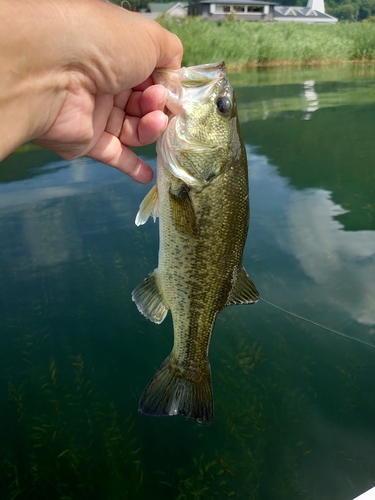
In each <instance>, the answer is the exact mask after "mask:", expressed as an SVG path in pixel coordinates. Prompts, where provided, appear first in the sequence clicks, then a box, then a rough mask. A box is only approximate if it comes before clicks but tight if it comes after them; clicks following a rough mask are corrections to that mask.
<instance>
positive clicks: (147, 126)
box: [119, 110, 168, 146]
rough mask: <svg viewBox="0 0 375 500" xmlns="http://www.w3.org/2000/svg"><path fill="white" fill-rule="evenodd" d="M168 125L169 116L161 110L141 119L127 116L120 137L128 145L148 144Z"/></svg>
mask: <svg viewBox="0 0 375 500" xmlns="http://www.w3.org/2000/svg"><path fill="white" fill-rule="evenodd" d="M167 125H168V117H167V116H166V115H165V114H164V113H163V112H162V111H160V110H156V111H152V112H151V113H148V114H147V115H145V116H143V117H142V118H141V119H139V118H136V117H133V116H126V117H125V120H124V124H123V127H122V132H121V134H120V136H119V139H120V141H121V142H122V143H123V144H126V145H127V146H146V145H148V144H152V143H153V142H155V141H156V139H157V138H158V137H159V135H160V134H161V133H162V132H163V131H164V130H165V129H166V127H167Z"/></svg>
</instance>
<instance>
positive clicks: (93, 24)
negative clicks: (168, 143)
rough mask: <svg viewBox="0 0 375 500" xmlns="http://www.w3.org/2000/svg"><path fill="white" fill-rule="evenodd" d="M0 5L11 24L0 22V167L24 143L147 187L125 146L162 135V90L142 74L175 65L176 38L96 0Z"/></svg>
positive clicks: (145, 171) (143, 167)
mask: <svg viewBox="0 0 375 500" xmlns="http://www.w3.org/2000/svg"><path fill="white" fill-rule="evenodd" d="M2 3H4V5H3V6H2V7H3V10H4V9H5V14H4V16H2V19H9V18H10V19H12V20H13V21H14V23H9V22H5V21H4V22H3V23H2V22H1V20H0V73H1V74H2V75H4V76H5V77H4V78H3V79H1V78H0V91H1V92H0V95H1V96H2V99H0V114H1V116H2V118H3V119H2V120H0V159H1V158H2V157H4V156H5V155H6V154H7V152H10V151H11V150H12V149H14V148H15V147H17V145H19V144H22V143H23V142H26V141H27V140H33V141H34V142H35V143H37V144H39V145H41V146H43V147H45V148H48V149H51V150H53V151H55V152H57V153H58V154H59V155H61V156H62V157H63V158H66V159H73V158H77V157H80V156H83V155H87V156H91V157H92V158H95V159H97V160H99V161H101V162H104V163H107V164H109V165H111V166H114V167H116V168H118V169H120V170H122V171H123V172H125V173H127V174H129V175H130V176H131V177H132V178H133V179H135V180H137V181H139V182H149V181H150V180H151V178H152V170H151V168H150V167H149V166H148V165H147V164H146V163H145V162H144V161H143V160H141V159H140V158H139V157H138V156H137V155H136V154H135V153H134V152H133V151H131V150H130V149H129V148H130V147H132V146H135V147H136V146H140V145H146V144H151V143H152V142H154V141H155V140H156V139H157V137H158V136H159V135H160V133H161V132H162V131H163V130H164V128H165V127H166V124H167V117H166V116H165V114H164V113H163V109H164V105H165V100H166V91H165V89H164V87H162V86H160V85H154V84H153V82H152V79H151V77H150V75H151V74H152V72H153V71H154V69H155V68H157V67H162V68H170V69H177V68H179V67H180V63H181V57H182V46H181V42H180V41H179V40H178V38H177V37H176V36H175V35H173V34H172V33H170V32H168V31H167V30H165V29H163V28H162V27H161V26H160V25H159V24H157V23H155V22H154V21H151V20H150V19H148V18H147V17H145V16H143V15H141V14H136V13H133V12H129V11H126V10H125V9H123V8H120V7H118V6H116V5H113V4H110V3H108V2H103V1H99V0H75V2H71V1H69V0H60V1H59V3H58V5H57V4H55V3H54V2H51V1H50V0H29V1H28V3H27V4H26V5H23V6H22V7H21V6H20V5H18V3H17V2H7V1H6V2H2ZM2 28H4V29H2ZM46 40H47V41H48V43H46ZM1 74H0V76H1Z"/></svg>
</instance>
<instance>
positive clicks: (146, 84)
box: [133, 76, 154, 91]
mask: <svg viewBox="0 0 375 500" xmlns="http://www.w3.org/2000/svg"><path fill="white" fill-rule="evenodd" d="M151 85H154V81H153V79H152V76H149V77H148V78H146V80H145V81H144V82H142V83H140V84H139V85H136V86H135V87H133V90H141V91H143V90H146V89H147V88H148V87H151Z"/></svg>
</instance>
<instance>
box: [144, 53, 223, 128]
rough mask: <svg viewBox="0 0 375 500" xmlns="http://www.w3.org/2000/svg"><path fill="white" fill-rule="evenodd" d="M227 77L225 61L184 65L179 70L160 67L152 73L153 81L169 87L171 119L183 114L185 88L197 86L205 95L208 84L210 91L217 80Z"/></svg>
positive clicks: (168, 101)
mask: <svg viewBox="0 0 375 500" xmlns="http://www.w3.org/2000/svg"><path fill="white" fill-rule="evenodd" d="M226 77H227V73H226V68H225V63H224V61H220V62H215V63H208V64H200V65H197V66H190V67H188V68H186V67H182V68H180V69H177V70H169V69H163V68H158V69H156V70H155V71H154V72H153V74H152V78H153V81H154V82H155V83H159V84H161V85H163V86H164V87H165V88H166V89H167V92H168V96H167V105H166V107H167V110H168V111H169V114H170V119H172V118H173V116H176V115H181V114H182V112H183V103H182V97H183V93H184V88H196V89H197V91H198V93H199V90H200V89H202V95H201V97H203V96H204V94H205V93H206V92H205V91H204V89H203V88H204V87H206V86H207V88H208V92H209V89H211V88H212V86H213V85H215V83H216V82H218V81H219V80H221V79H223V78H226Z"/></svg>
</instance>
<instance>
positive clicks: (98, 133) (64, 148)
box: [34, 77, 168, 183]
mask: <svg viewBox="0 0 375 500" xmlns="http://www.w3.org/2000/svg"><path fill="white" fill-rule="evenodd" d="M165 102H166V90H165V88H164V87H163V86H162V85H154V84H153V81H152V78H151V77H149V78H148V79H147V80H146V81H145V82H143V83H142V84H140V85H137V86H136V87H134V88H133V89H129V90H124V91H122V92H120V93H119V94H117V95H115V96H112V95H110V94H105V95H100V96H93V97H92V96H87V95H86V96H82V100H81V106H82V104H84V106H85V107H86V109H85V110H82V111H81V113H82V117H84V121H83V122H82V121H81V120H77V119H74V117H73V116H72V117H73V120H71V119H70V115H75V113H76V112H77V110H76V109H75V105H74V104H75V103H74V100H73V102H71V99H70V98H69V99H67V100H66V101H65V103H64V105H63V107H62V108H61V110H60V113H59V115H58V117H57V119H56V121H55V122H54V124H53V125H52V127H51V128H50V129H49V130H48V132H47V133H45V134H43V135H42V136H41V137H39V138H38V139H36V140H34V142H35V143H36V144H39V145H40V146H42V147H45V148H46V149H52V150H54V151H55V152H56V153H58V154H59V155H60V156H62V157H63V158H65V159H73V158H77V157H80V156H90V157H91V158H94V159H96V160H98V161H100V162H102V163H106V164H107V165H110V166H112V167H115V168H118V169H119V170H121V171H122V172H125V173H126V174H128V175H129V176H130V177H132V178H133V179H135V180H136V181H138V182H141V183H148V182H150V181H151V180H152V176H153V172H152V169H151V167H150V166H149V165H148V164H147V163H146V162H145V161H143V160H142V159H141V158H140V157H139V156H137V155H136V153H135V152H134V151H132V150H131V149H130V147H132V146H133V147H137V146H144V145H148V144H152V143H153V142H155V141H156V140H157V138H158V136H159V135H160V134H161V132H163V130H164V129H165V127H166V126H167V122H168V119H167V116H166V115H165V114H164V112H163V110H164V107H165ZM86 129H87V130H88V131H89V133H88V137H87V138H86ZM90 138H91V139H90Z"/></svg>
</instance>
